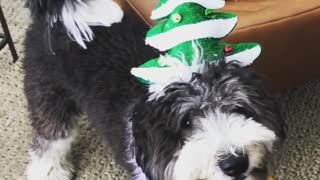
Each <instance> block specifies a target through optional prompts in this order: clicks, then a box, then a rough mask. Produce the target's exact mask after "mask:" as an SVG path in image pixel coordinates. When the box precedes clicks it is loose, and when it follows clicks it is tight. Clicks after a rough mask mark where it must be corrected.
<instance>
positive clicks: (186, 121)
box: [181, 115, 191, 129]
mask: <svg viewBox="0 0 320 180" xmlns="http://www.w3.org/2000/svg"><path fill="white" fill-rule="evenodd" d="M190 127H191V119H190V117H189V116H188V115H187V116H185V117H184V118H183V119H182V121H181V128H183V129H187V128H190Z"/></svg>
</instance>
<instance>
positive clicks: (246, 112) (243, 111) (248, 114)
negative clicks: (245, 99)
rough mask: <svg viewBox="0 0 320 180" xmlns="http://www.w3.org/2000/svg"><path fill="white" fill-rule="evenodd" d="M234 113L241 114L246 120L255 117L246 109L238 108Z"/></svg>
mask: <svg viewBox="0 0 320 180" xmlns="http://www.w3.org/2000/svg"><path fill="white" fill-rule="evenodd" d="M233 112H234V113H237V114H241V115H243V116H245V117H246V118H250V117H253V114H252V113H250V112H249V111H248V110H246V109H245V108H244V107H240V106H237V107H236V108H235V109H233Z"/></svg>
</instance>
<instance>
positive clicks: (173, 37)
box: [146, 17, 238, 51]
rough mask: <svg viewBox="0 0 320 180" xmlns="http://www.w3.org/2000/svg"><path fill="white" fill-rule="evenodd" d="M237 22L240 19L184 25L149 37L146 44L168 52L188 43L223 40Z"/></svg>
mask: <svg viewBox="0 0 320 180" xmlns="http://www.w3.org/2000/svg"><path fill="white" fill-rule="evenodd" d="M237 21H238V18H237V17H234V18H230V19H215V20H208V21H204V22H199V23H196V24H188V25H183V26H181V27H177V28H174V29H171V30H169V31H167V32H164V33H161V34H159V35H155V36H152V37H147V38H146V44H148V45H150V46H153V47H154V48H157V49H159V50H160V51H166V50H168V49H171V48H173V47H174V46H176V45H178V44H180V43H183V42H186V41H191V40H197V39H200V38H208V37H212V38H223V37H225V36H226V35H228V34H229V33H230V32H231V31H232V29H233V28H234V26H235V25H236V23H237Z"/></svg>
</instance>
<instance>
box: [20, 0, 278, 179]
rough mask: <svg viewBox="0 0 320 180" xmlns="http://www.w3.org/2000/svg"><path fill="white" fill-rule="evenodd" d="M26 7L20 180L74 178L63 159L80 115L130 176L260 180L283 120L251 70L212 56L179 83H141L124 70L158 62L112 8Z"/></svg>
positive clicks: (81, 1) (140, 32)
mask: <svg viewBox="0 0 320 180" xmlns="http://www.w3.org/2000/svg"><path fill="white" fill-rule="evenodd" d="M27 4H28V7H29V8H30V10H31V13H32V17H33V23H32V25H31V26H30V29H29V31H28V32H27V38H26V57H25V60H24V69H25V79H24V85H25V94H26V97H27V101H28V108H29V111H30V119H31V121H32V127H33V145H32V153H31V154H32V156H31V162H30V164H29V166H28V169H27V175H28V180H71V179H72V178H73V175H74V172H75V169H74V166H73V164H72V163H71V161H70V160H69V159H68V158H67V157H68V154H69V153H70V149H71V144H72V142H73V140H74V138H75V136H76V132H75V131H76V130H75V129H76V128H75V127H76V126H77V117H78V115H80V114H82V113H85V114H86V115H87V116H88V119H89V120H90V123H91V124H92V126H93V127H94V128H95V129H96V130H97V131H98V133H99V134H100V135H101V136H102V137H103V138H104V140H105V141H106V142H107V143H108V144H109V146H110V147H111V148H112V150H113V153H114V156H115V159H116V160H117V162H118V163H119V164H120V165H122V166H123V167H124V168H125V169H126V170H127V171H128V174H129V176H130V177H131V179H132V180H147V179H148V180H265V179H266V176H267V173H268V166H269V165H270V164H271V162H272V161H271V159H272V158H270V157H272V153H273V152H274V148H273V146H274V145H275V143H277V142H279V141H280V140H281V139H282V138H283V137H284V130H283V122H282V120H281V118H280V113H279V109H278V106H277V104H276V102H275V101H274V99H273V98H272V97H271V96H270V95H269V94H268V92H267V91H266V88H265V86H264V83H263V81H262V80H261V79H260V78H259V76H257V75H256V74H255V73H254V72H253V71H252V70H249V69H244V68H241V67H240V66H239V65H238V64H237V62H236V61H234V62H231V63H225V62H224V61H223V60H221V61H220V62H219V63H214V64H209V63H203V64H202V65H201V66H200V67H199V68H201V71H200V70H199V72H198V73H192V74H189V76H190V79H188V80H184V81H175V82H170V83H169V85H167V86H165V87H162V88H152V87H147V86H145V85H143V84H141V83H139V82H138V81H137V80H136V79H135V78H134V77H133V76H132V75H131V74H130V69H131V68H132V67H137V66H138V65H140V64H142V63H144V62H145V61H147V60H148V59H150V58H154V57H156V56H157V52H155V50H154V49H152V48H150V47H148V46H146V45H145V42H144V37H145V33H146V31H147V29H148V27H146V26H145V25H144V23H142V22H140V21H139V20H138V18H136V17H134V16H133V15H132V14H130V13H127V14H123V12H122V10H121V9H120V7H119V6H118V5H117V4H116V3H115V2H113V1H111V0H90V1H89V0H60V1H57V0H28V2H27ZM151 86H153V85H151ZM154 89H156V90H154Z"/></svg>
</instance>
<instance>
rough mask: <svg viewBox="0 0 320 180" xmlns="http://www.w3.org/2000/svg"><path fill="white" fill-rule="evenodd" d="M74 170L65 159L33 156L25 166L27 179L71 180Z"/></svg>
mask: <svg viewBox="0 0 320 180" xmlns="http://www.w3.org/2000/svg"><path fill="white" fill-rule="evenodd" d="M74 171H75V170H74V168H73V165H72V164H70V163H68V162H67V161H61V160H58V159H56V160H51V159H50V160H49V159H45V158H41V159H37V158H33V159H32V161H31V162H30V164H29V166H28V167H27V180H71V179H72V178H73V175H74Z"/></svg>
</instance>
